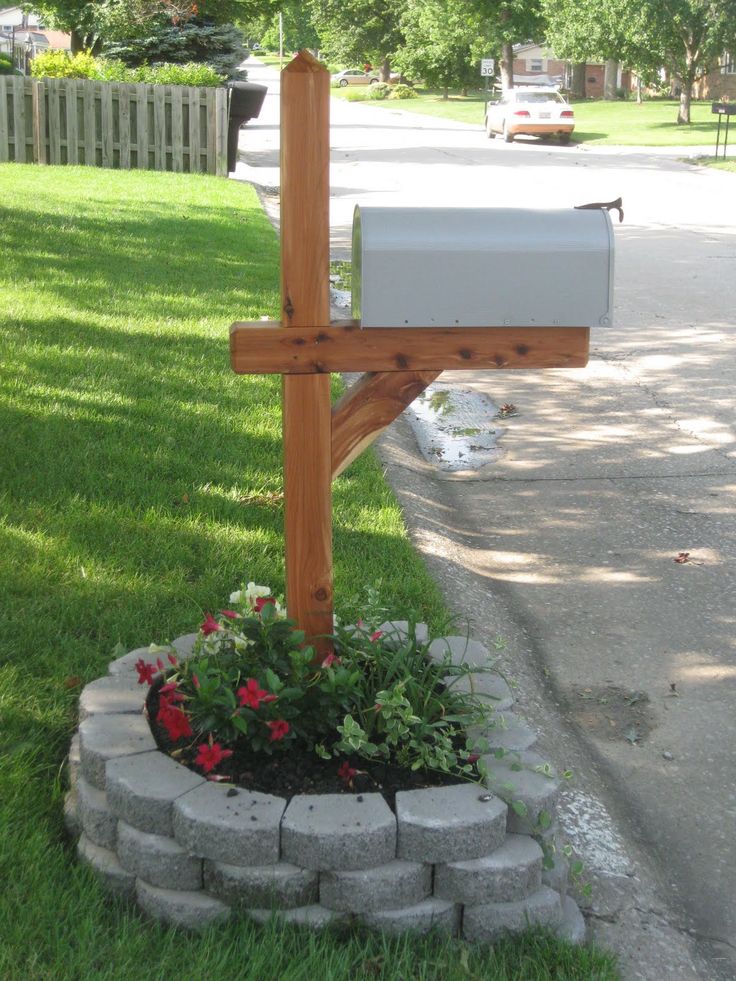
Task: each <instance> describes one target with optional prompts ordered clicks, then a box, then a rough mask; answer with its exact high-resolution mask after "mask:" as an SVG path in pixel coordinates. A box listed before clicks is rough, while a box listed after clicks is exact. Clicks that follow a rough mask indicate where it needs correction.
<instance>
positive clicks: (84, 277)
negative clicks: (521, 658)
mask: <svg viewBox="0 0 736 981" xmlns="http://www.w3.org/2000/svg"><path fill="white" fill-rule="evenodd" d="M0 187H1V188H2V195H0V201H2V202H3V204H2V206H0V255H1V257H2V261H1V262H0V282H1V284H2V291H3V307H2V315H1V316H2V319H1V320H0V433H1V434H2V466H0V607H1V609H2V632H1V633H0V829H2V832H1V833H0V882H2V889H0V937H1V938H2V943H0V977H2V978H3V979H4V981H5V979H7V981H32V979H49V981H66V979H70V981H71V979H74V981H76V979H81V978H95V979H108V978H110V979H113V978H115V979H121V981H122V979H124V981H129V979H136V978H140V979H146V981H147V979H151V978H156V979H168V978H174V977H176V978H181V979H192V981H200V979H202V978H214V979H229V978H236V977H237V978H247V979H254V981H256V979H257V981H261V979H268V978H273V979H279V981H281V979H284V978H294V979H297V978H304V979H305V981H307V979H312V978H315V977H324V978H335V979H337V978H345V979H346V981H347V979H348V978H353V977H360V976H362V975H363V974H369V975H371V976H375V977H385V978H396V979H397V981H398V979H399V978H430V977H432V978H434V977H436V978H452V977H466V974H459V973H457V963H459V960H458V959H459V958H460V959H461V958H462V957H464V956H469V957H470V961H469V963H470V964H471V965H473V967H472V971H474V972H475V973H476V974H477V976H479V977H480V976H484V977H485V976H488V974H487V971H488V970H489V965H491V961H490V959H489V958H490V957H491V955H490V954H489V953H488V951H487V950H485V951H484V950H483V949H479V950H477V951H472V952H471V953H470V954H469V955H465V954H463V951H464V949H465V948H462V949H461V947H460V945H457V944H449V945H448V944H447V943H445V942H436V941H429V940H426V941H417V942H414V941H404V940H401V941H388V940H383V939H381V938H376V937H373V938H368V939H366V938H355V937H352V936H351V937H347V938H335V937H332V936H331V935H328V936H326V937H324V938H320V937H316V936H312V935H306V936H303V935H301V934H296V933H294V932H293V931H285V932H283V933H282V932H281V931H267V930H266V931H262V930H259V929H258V928H257V927H255V926H252V925H250V924H248V923H245V922H242V921H239V922H236V923H234V924H233V925H230V926H227V927H224V928H222V929H220V930H218V931H216V932H210V933H209V934H207V935H205V936H204V937H202V938H200V937H193V936H189V935H185V934H182V933H180V932H179V931H175V930H170V929H165V928H163V927H159V926H157V925H155V924H152V923H150V922H148V921H145V920H144V919H143V918H142V917H141V916H139V914H138V913H137V912H135V911H134V910H132V909H130V908H127V907H122V906H117V905H115V904H109V903H107V902H106V901H105V900H104V896H103V894H102V892H101V890H100V888H99V886H98V884H97V882H96V881H95V880H94V879H93V877H92V876H91V875H89V874H88V872H87V871H86V870H85V869H84V868H82V867H81V866H80V865H79V864H78V863H77V862H76V860H75V856H74V853H73V850H72V849H71V848H70V847H69V846H68V845H67V844H66V842H65V838H64V835H63V831H62V799H63V789H64V778H63V775H62V764H63V760H64V757H65V754H66V752H67V748H68V744H69V739H70V736H71V733H72V730H73V728H74V726H75V724H76V701H77V698H78V695H79V690H80V687H81V685H82V684H84V683H85V682H87V681H90V680H92V679H94V678H97V677H100V676H101V675H103V674H104V673H105V672H106V665H107V663H108V661H109V660H110V658H111V655H112V651H113V648H114V647H115V645H116V644H118V643H120V644H122V645H123V647H124V648H126V649H131V648H133V647H137V646H141V645H144V644H147V643H149V642H150V641H153V640H155V641H159V642H163V641H165V640H166V639H168V638H172V637H175V636H177V635H178V634H180V633H184V632H189V631H191V630H192V629H195V628H196V626H197V625H198V623H199V622H200V621H201V617H202V613H203V611H205V610H211V609H215V608H220V607H221V606H222V604H223V602H224V601H225V600H226V598H227V596H228V595H229V593H230V591H231V590H232V589H234V588H236V587H237V586H238V585H239V583H240V582H241V581H242V580H243V578H244V577H248V578H253V579H255V580H256V581H259V582H264V583H268V584H270V585H271V586H272V587H273V588H274V589H275V591H276V592H280V591H281V590H282V589H283V534H282V513H281V506H280V497H279V495H280V491H281V442H280V383H279V379H277V378H261V377H238V376H235V375H234V374H233V373H232V372H231V370H230V365H229V352H228V327H229V325H230V323H231V322H232V321H233V320H237V319H257V318H258V317H260V316H261V315H268V316H272V317H273V316H275V315H276V313H277V311H278V307H279V302H278V247H277V242H276V237H275V235H274V232H273V230H272V229H271V227H270V225H269V224H268V222H267V221H266V219H265V217H264V215H263V213H262V211H261V209H260V207H259V206H258V203H257V201H256V199H255V196H254V194H253V193H252V191H251V190H250V189H249V188H247V187H244V186H242V185H238V184H235V183H233V182H229V181H224V180H221V179H216V178H210V177H195V176H183V175H174V174H149V173H135V172H130V173H120V172H113V171H105V170H93V169H85V168H73V167H69V168H50V167H49V168H42V167H33V166H23V165H14V164H11V165H0ZM334 516H335V563H336V568H335V577H336V592H337V596H338V602H339V604H342V605H347V604H348V601H349V599H350V597H352V596H354V595H355V594H356V593H359V592H360V591H361V590H362V588H363V587H364V586H366V585H368V584H374V583H375V582H376V580H378V579H381V580H382V582H381V585H380V591H381V595H382V596H383V599H384V602H385V603H386V605H387V606H388V607H389V608H390V609H391V610H392V611H393V612H394V613H397V614H399V613H401V612H403V611H406V610H409V609H414V610H416V611H417V612H418V613H419V614H420V615H421V616H422V617H424V618H427V619H429V620H430V621H432V622H434V623H435V625H439V624H440V622H441V621H442V619H443V617H444V613H445V611H444V609H443V607H442V604H441V602H440V600H439V597H438V593H437V590H436V588H435V586H434V585H433V583H432V582H431V580H430V579H429V577H428V575H427V573H426V571H425V570H424V568H423V566H422V564H421V563H420V561H419V560H418V558H417V556H416V555H415V553H414V552H413V550H412V549H411V547H410V545H409V542H408V540H407V537H406V534H405V531H404V528H403V524H402V520H401V515H400V511H399V508H398V506H397V504H396V501H395V499H394V498H393V496H392V495H391V493H390V492H389V491H388V489H387V487H386V484H385V482H384V480H383V477H382V474H381V471H380V468H379V466H378V465H377V463H376V461H375V460H374V458H373V457H372V456H371V455H366V456H364V457H362V458H361V459H360V460H359V461H357V462H356V463H355V464H354V465H353V466H352V467H350V468H349V469H348V471H347V472H346V473H345V474H344V475H343V476H342V477H341V478H340V479H339V480H338V481H337V482H336V484H335V489H334ZM351 612H353V613H355V605H354V604H353V607H352V610H351ZM539 942H540V941H536V940H534V939H530V940H529V941H524V942H523V943H522V942H519V944H517V947H516V948H514V949H518V951H519V952H520V953H519V954H518V955H517V954H514V953H512V952H509V953H508V955H507V954H504V955H503V957H506V956H508V957H509V963H510V964H515V965H516V966H515V967H511V968H509V969H508V973H507V974H503V973H499V974H498V975H497V976H498V977H506V976H508V977H518V976H519V975H518V964H519V963H521V962H520V961H519V957H522V958H526V957H527V954H526V953H525V951H527V950H528V949H529V948H528V947H527V946H525V945H526V944H527V943H530V944H538V943H539ZM545 943H546V942H545ZM499 949H500V948H499ZM504 949H506V948H504ZM542 949H543V952H542V953H541V954H536V955H534V956H535V958H536V960H535V963H536V964H537V965H541V967H539V966H537V967H536V968H535V970H537V971H538V972H539V971H541V970H543V969H545V965H547V964H548V963H549V964H552V963H558V962H560V963H562V962H567V961H569V963H570V964H572V965H573V966H572V967H569V968H568V967H565V968H564V971H568V973H557V974H555V975H554V976H556V977H581V978H582V977H590V976H592V975H591V974H590V973H585V971H583V968H582V967H581V965H583V964H592V963H595V964H596V965H599V966H598V967H596V968H595V970H597V971H598V972H599V973H598V974H597V975H596V976H599V977H613V975H612V974H611V973H610V969H609V968H608V967H606V964H608V962H607V961H604V960H601V959H600V957H598V959H597V960H590V958H595V957H596V956H597V955H593V954H591V953H590V952H588V951H583V952H572V953H567V952H566V951H567V948H566V947H565V945H562V944H558V943H555V942H553V943H551V945H547V946H544V947H543V948H542ZM508 950H509V951H511V950H512V948H508ZM493 956H494V957H495V956H496V955H495V954H494V955H493ZM498 956H499V957H500V956H501V954H499V955H498ZM499 963H500V961H499ZM600 965H603V967H600ZM604 968H605V971H608V973H605V972H604ZM503 970H507V969H506V968H503ZM601 972H603V973H601ZM528 976H529V977H536V976H539V977H546V976H548V975H546V974H543V973H537V974H529V975H528Z"/></svg>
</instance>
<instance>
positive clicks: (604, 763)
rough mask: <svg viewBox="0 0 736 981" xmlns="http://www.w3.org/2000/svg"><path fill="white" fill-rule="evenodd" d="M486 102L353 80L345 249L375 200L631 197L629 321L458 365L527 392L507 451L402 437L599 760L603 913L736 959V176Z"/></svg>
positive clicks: (591, 763) (693, 971)
mask: <svg viewBox="0 0 736 981" xmlns="http://www.w3.org/2000/svg"><path fill="white" fill-rule="evenodd" d="M250 67H251V74H250V78H251V79H252V80H253V81H265V82H266V83H267V84H268V85H269V96H268V97H267V100H266V106H265V108H264V112H263V114H262V117H261V119H260V120H258V121H255V122H254V123H252V124H249V125H248V127H247V128H246V129H245V130H244V131H243V135H242V136H241V153H242V155H243V156H244V160H245V165H244V166H243V165H241V167H240V168H239V172H238V174H237V176H239V177H241V178H244V179H248V180H253V181H254V182H255V183H256V184H259V185H260V186H261V187H262V188H266V189H268V188H272V189H273V188H277V187H278V171H277V163H278V129H277V125H278V124H277V118H278V101H277V99H278V97H277V76H276V73H275V72H273V71H269V70H267V69H263V68H259V67H258V66H255V65H252V64H251V66H250ZM481 122H482V120H480V119H479V121H478V126H477V127H471V126H467V125H463V124H456V123H453V122H448V121H444V120H435V119H431V118H429V117H423V116H419V115H415V114H410V113H406V112H404V111H401V110H399V109H397V110H393V109H391V110H389V109H386V108H379V107H374V106H370V105H368V104H366V105H361V104H348V103H345V102H343V101H341V100H337V99H335V100H333V101H332V136H331V139H332V173H331V185H332V203H331V224H332V243H333V253H334V255H335V257H348V256H349V251H348V248H349V238H350V224H351V216H352V209H353V207H354V205H355V204H356V203H360V204H380V205H407V204H410V205H417V206H421V205H425V206H426V205H442V206H452V205H457V206H460V205H481V206H493V205H499V206H501V205H504V206H521V205H524V206H534V207H545V208H547V207H571V206H573V205H575V204H583V203H585V202H588V201H601V200H603V201H605V200H610V199H612V198H616V197H618V196H619V195H621V196H623V199H624V207H625V222H624V224H622V225H616V229H615V235H616V250H617V251H616V303H615V324H614V326H613V327H611V328H600V329H596V330H594V331H593V335H592V356H591V360H590V364H589V366H588V367H587V368H586V369H581V370H576V371H546V372H523V373H522V372H518V373H515V372H498V373H493V372H484V373H477V374H471V373H446V374H445V375H443V376H442V378H441V380H440V381H441V387H442V388H446V389H448V390H455V389H464V390H465V389H468V390H474V391H477V392H481V393H484V394H485V395H487V396H489V397H490V399H491V400H492V401H493V402H494V403H495V404H496V405H497V406H500V405H502V404H504V403H510V404H513V406H514V410H513V412H512V413H511V414H509V415H508V416H507V417H506V418H501V419H498V420H497V423H496V428H497V436H498V445H499V447H500V448H501V450H502V451H503V452H502V455H501V456H500V458H499V459H498V460H497V461H496V462H494V463H492V464H490V465H488V466H486V467H484V468H483V469H480V470H477V471H476V470H471V471H468V472H465V473H462V472H461V473H447V472H442V471H441V470H439V469H438V467H437V466H436V465H435V464H434V463H431V462H427V461H426V460H425V459H423V458H422V456H421V454H420V453H419V452H418V450H417V447H416V443H415V441H414V439H413V436H412V434H411V432H410V431H409V429H408V427H407V425H406V423H405V422H403V421H400V422H399V423H398V424H397V425H396V426H394V427H392V430H391V432H390V433H389V435H388V437H387V438H385V439H384V441H383V445H382V450H381V452H382V453H383V454H384V459H385V461H386V466H387V472H388V474H389V477H390V479H391V480H392V483H393V484H394V486H395V488H396V491H397V493H398V495H399V497H400V500H401V501H402V505H403V507H404V509H405V512H406V515H407V521H408V524H409V527H410V530H411V533H412V535H413V538H414V540H415V542H416V544H417V546H418V547H419V548H420V550H421V551H422V552H423V553H424V554H425V556H426V558H427V562H428V564H429V566H430V568H431V569H432V571H433V573H434V574H435V576H436V577H437V579H438V581H439V582H440V583H441V584H442V585H443V587H444V589H445V593H446V596H447V600H448V603H449V605H450V607H451V608H453V609H454V610H455V611H456V612H457V613H458V614H460V615H461V616H463V617H466V618H467V619H468V620H469V621H470V623H471V629H472V631H473V633H474V634H475V635H477V636H479V637H480V638H481V639H493V638H495V637H497V636H503V638H504V645H505V646H504V647H503V649H502V651H501V654H500V656H501V661H502V663H503V664H504V665H505V667H506V669H507V670H508V671H509V672H510V673H511V674H512V675H513V676H515V677H516V678H518V679H519V701H520V706H521V708H522V710H525V711H526V712H527V715H528V717H529V719H530V721H531V722H532V723H533V724H535V725H536V726H537V727H538V728H540V730H541V731H542V735H543V738H544V739H545V740H546V741H545V744H544V748H545V750H546V751H548V752H549V754H550V755H551V756H552V758H553V759H554V761H555V762H556V763H558V764H559V765H562V766H567V765H572V766H573V768H574V769H575V771H576V773H577V782H576V788H577V789H574V790H572V791H571V793H570V796H569V801H568V805H569V806H568V811H569V814H568V821H566V826H567V827H568V830H569V831H570V833H571V836H572V837H573V839H575V838H576V834H577V840H576V844H577V845H578V846H579V847H580V849H581V851H582V852H583V854H584V856H585V858H586V862H587V865H588V868H589V869H590V871H591V876H592V878H593V881H594V883H595V884H596V887H597V888H598V889H599V891H598V893H597V898H596V899H594V902H593V906H592V909H591V923H592V925H593V927H594V933H595V934H596V935H597V936H599V937H601V938H602V939H604V940H605V941H606V942H608V943H611V944H612V945H614V946H615V947H617V949H618V950H619V952H620V953H621V956H622V964H623V967H624V971H625V974H626V976H629V977H646V978H649V977H651V978H655V977H656V978H660V977H677V978H685V977H701V978H708V977H713V978H733V977H736V844H735V841H734V839H735V832H736V753H735V751H734V750H735V748H736V739H735V737H736V604H735V602H734V600H735V598H736V523H735V522H734V511H735V504H736V426H735V424H734V404H735V391H734V388H735V385H736V329H735V328H734V285H736V284H735V279H736V276H735V274H736V176H734V175H732V174H724V173H719V172H713V171H708V170H705V169H703V168H698V167H695V166H693V165H692V164H689V163H687V162H684V161H683V160H682V158H683V157H684V156H686V155H691V154H693V153H694V151H693V150H692V149H688V150H680V151H678V150H671V151H670V150H668V151H662V152H653V151H651V150H636V149H633V150H632V149H628V148H627V149H618V148H610V147H609V148H600V149H596V148H586V147H585V146H579V147H578V146H570V147H559V146H553V145H552V144H551V143H550V144H548V145H545V144H540V143H537V142H536V141H532V140H528V141H523V142H522V141H521V140H519V141H518V142H517V143H514V144H512V145H506V144H504V143H503V142H502V141H501V140H488V139H487V138H486V136H485V134H484V132H483V129H482V126H481ZM710 152H712V149H711V151H710ZM266 200H268V195H267V196H266ZM680 553H688V554H687V556H686V558H687V561H681V562H677V561H675V559H676V558H677V557H678V555H679V554H680ZM499 643H500V642H499ZM586 801H587V803H586ZM595 802H598V804H600V805H602V807H601V810H600V812H597V811H596V810H595V809H596V806H597V804H596V803H595ZM586 808H589V810H588V811H586ZM594 812H595V814H596V815H598V816H594ZM599 820H600V826H599V828H598V831H596V830H595V827H593V826H595V825H596V821H599ZM576 822H577V830H576V827H575V825H576ZM586 825H587V832H588V833H587V834H586ZM591 827H593V830H592V831H591ZM596 836H597V842H596ZM596 848H597V850H596Z"/></svg>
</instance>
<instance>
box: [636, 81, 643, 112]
mask: <svg viewBox="0 0 736 981" xmlns="http://www.w3.org/2000/svg"><path fill="white" fill-rule="evenodd" d="M643 101H644V100H643V99H642V96H641V75H637V76H636V102H637V105H641V104H642V102H643Z"/></svg>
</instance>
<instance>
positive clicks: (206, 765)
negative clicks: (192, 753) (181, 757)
mask: <svg viewBox="0 0 736 981" xmlns="http://www.w3.org/2000/svg"><path fill="white" fill-rule="evenodd" d="M197 750H198V753H197V758H196V759H195V761H194V765H195V766H201V767H202V769H203V770H204V772H205V773H209V772H210V770H214V768H215V767H216V766H218V765H219V764H220V763H221V762H222V761H223V760H226V759H227V758H228V756H232V755H233V751H232V750H231V749H223V748H222V746H221V745H220V744H219V743H212V745H211V746H210V745H209V743H202V745H201V746H197Z"/></svg>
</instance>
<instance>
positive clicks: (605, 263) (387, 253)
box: [352, 206, 614, 327]
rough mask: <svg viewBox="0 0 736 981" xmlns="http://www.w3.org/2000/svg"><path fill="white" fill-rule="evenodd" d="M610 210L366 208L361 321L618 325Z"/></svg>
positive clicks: (356, 276)
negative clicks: (613, 314) (614, 294)
mask: <svg viewBox="0 0 736 981" xmlns="http://www.w3.org/2000/svg"><path fill="white" fill-rule="evenodd" d="M613 251H614V250H613V227H612V225H611V219H610V216H609V214H608V212H607V211H605V210H578V209H574V208H570V209H565V210H554V211H538V210H531V209H526V208H372V207H369V208H362V207H360V206H357V207H356V208H355V214H354V218H353V268H352V278H353V309H352V313H353V318H354V319H356V320H360V322H361V326H362V327H453V326H459V327H507V326H508V327H545V326H547V327H594V326H599V325H604V326H607V325H609V324H610V323H611V318H612V312H613Z"/></svg>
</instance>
